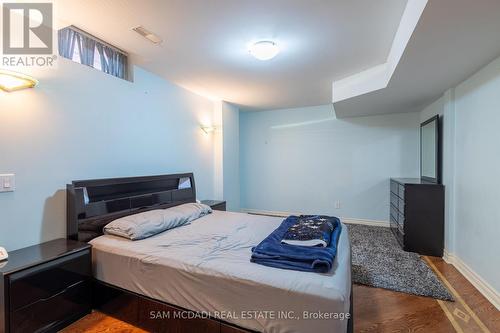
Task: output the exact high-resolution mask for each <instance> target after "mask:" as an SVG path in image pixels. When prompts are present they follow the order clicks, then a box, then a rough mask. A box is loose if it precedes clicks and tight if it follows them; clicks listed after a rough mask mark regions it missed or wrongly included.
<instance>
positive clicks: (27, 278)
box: [9, 250, 92, 311]
mask: <svg viewBox="0 0 500 333" xmlns="http://www.w3.org/2000/svg"><path fill="white" fill-rule="evenodd" d="M90 263H91V258H90V250H86V251H81V252H78V253H74V254H70V255H67V256H65V257H62V258H59V259H56V260H53V261H49V262H47V263H44V264H41V265H38V266H35V267H33V268H30V269H26V270H23V271H21V272H18V273H14V274H11V275H10V276H9V284H10V286H9V289H10V293H9V294H10V310H11V311H16V310H18V309H20V308H22V307H26V306H28V305H30V304H32V303H35V302H38V301H40V300H44V299H49V298H51V297H52V296H54V295H56V294H58V293H61V292H62V291H64V290H66V289H67V288H69V287H71V286H73V285H75V284H77V283H78V282H82V281H87V280H89V279H90V277H91V275H92V272H91V265H90Z"/></svg>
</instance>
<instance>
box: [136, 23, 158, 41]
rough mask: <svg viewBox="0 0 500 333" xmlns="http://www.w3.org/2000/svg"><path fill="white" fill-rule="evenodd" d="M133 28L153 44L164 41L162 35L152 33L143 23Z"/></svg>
mask: <svg viewBox="0 0 500 333" xmlns="http://www.w3.org/2000/svg"><path fill="white" fill-rule="evenodd" d="M132 30H134V31H135V32H137V33H138V34H139V35H141V36H142V37H144V38H146V39H147V40H149V41H150V42H151V43H153V44H160V43H161V42H163V40H162V39H161V37H160V36H158V35H156V34H154V33H152V32H151V31H149V30H147V29H146V28H144V27H143V26H142V25H140V26H138V27H135V28H132Z"/></svg>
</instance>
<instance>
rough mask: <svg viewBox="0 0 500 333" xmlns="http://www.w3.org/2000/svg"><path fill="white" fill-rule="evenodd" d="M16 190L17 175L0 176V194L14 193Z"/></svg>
mask: <svg viewBox="0 0 500 333" xmlns="http://www.w3.org/2000/svg"><path fill="white" fill-rule="evenodd" d="M15 189H16V175H14V174H13V173H7V174H0V192H13V191H14V190H15Z"/></svg>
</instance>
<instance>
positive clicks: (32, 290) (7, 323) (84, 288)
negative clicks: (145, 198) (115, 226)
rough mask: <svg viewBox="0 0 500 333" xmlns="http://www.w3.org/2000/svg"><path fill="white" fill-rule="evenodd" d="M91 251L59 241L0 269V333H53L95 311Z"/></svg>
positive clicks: (16, 256)
mask: <svg viewBox="0 0 500 333" xmlns="http://www.w3.org/2000/svg"><path fill="white" fill-rule="evenodd" d="M90 251H91V248H90V245H89V244H87V243H81V242H77V241H72V240H66V239H56V240H53V241H50V242H46V243H42V244H39V245H34V246H30V247H27V248H23V249H20V250H16V251H12V252H9V260H8V261H7V262H1V263H0V332H1V333H4V332H5V333H14V332H30V333H31V332H55V331H58V330H60V329H62V328H63V327H65V326H67V325H69V324H70V323H72V322H74V321H76V320H78V319H79V318H81V317H83V316H85V315H86V314H88V313H90V311H91V307H92V305H91V301H92V299H91V297H92V289H91V288H92V287H91V283H92V281H91V277H92V258H91V253H90Z"/></svg>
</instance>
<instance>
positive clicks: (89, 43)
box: [58, 26, 127, 80]
mask: <svg viewBox="0 0 500 333" xmlns="http://www.w3.org/2000/svg"><path fill="white" fill-rule="evenodd" d="M58 35H59V55H60V56H61V57H64V58H67V59H70V60H73V61H74V62H78V63H80V64H82V65H87V66H90V67H93V68H95V69H98V70H100V71H102V72H104V73H107V74H111V75H113V76H116V77H119V78H121V79H125V80H126V79H127V54H126V53H125V52H123V51H121V50H119V49H117V48H116V47H114V46H112V45H110V44H107V43H105V42H103V41H101V40H99V39H97V38H96V37H94V36H92V35H89V34H88V33H86V32H84V31H82V30H80V29H78V28H76V27H74V26H69V27H66V28H64V29H61V30H59V32H58Z"/></svg>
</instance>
